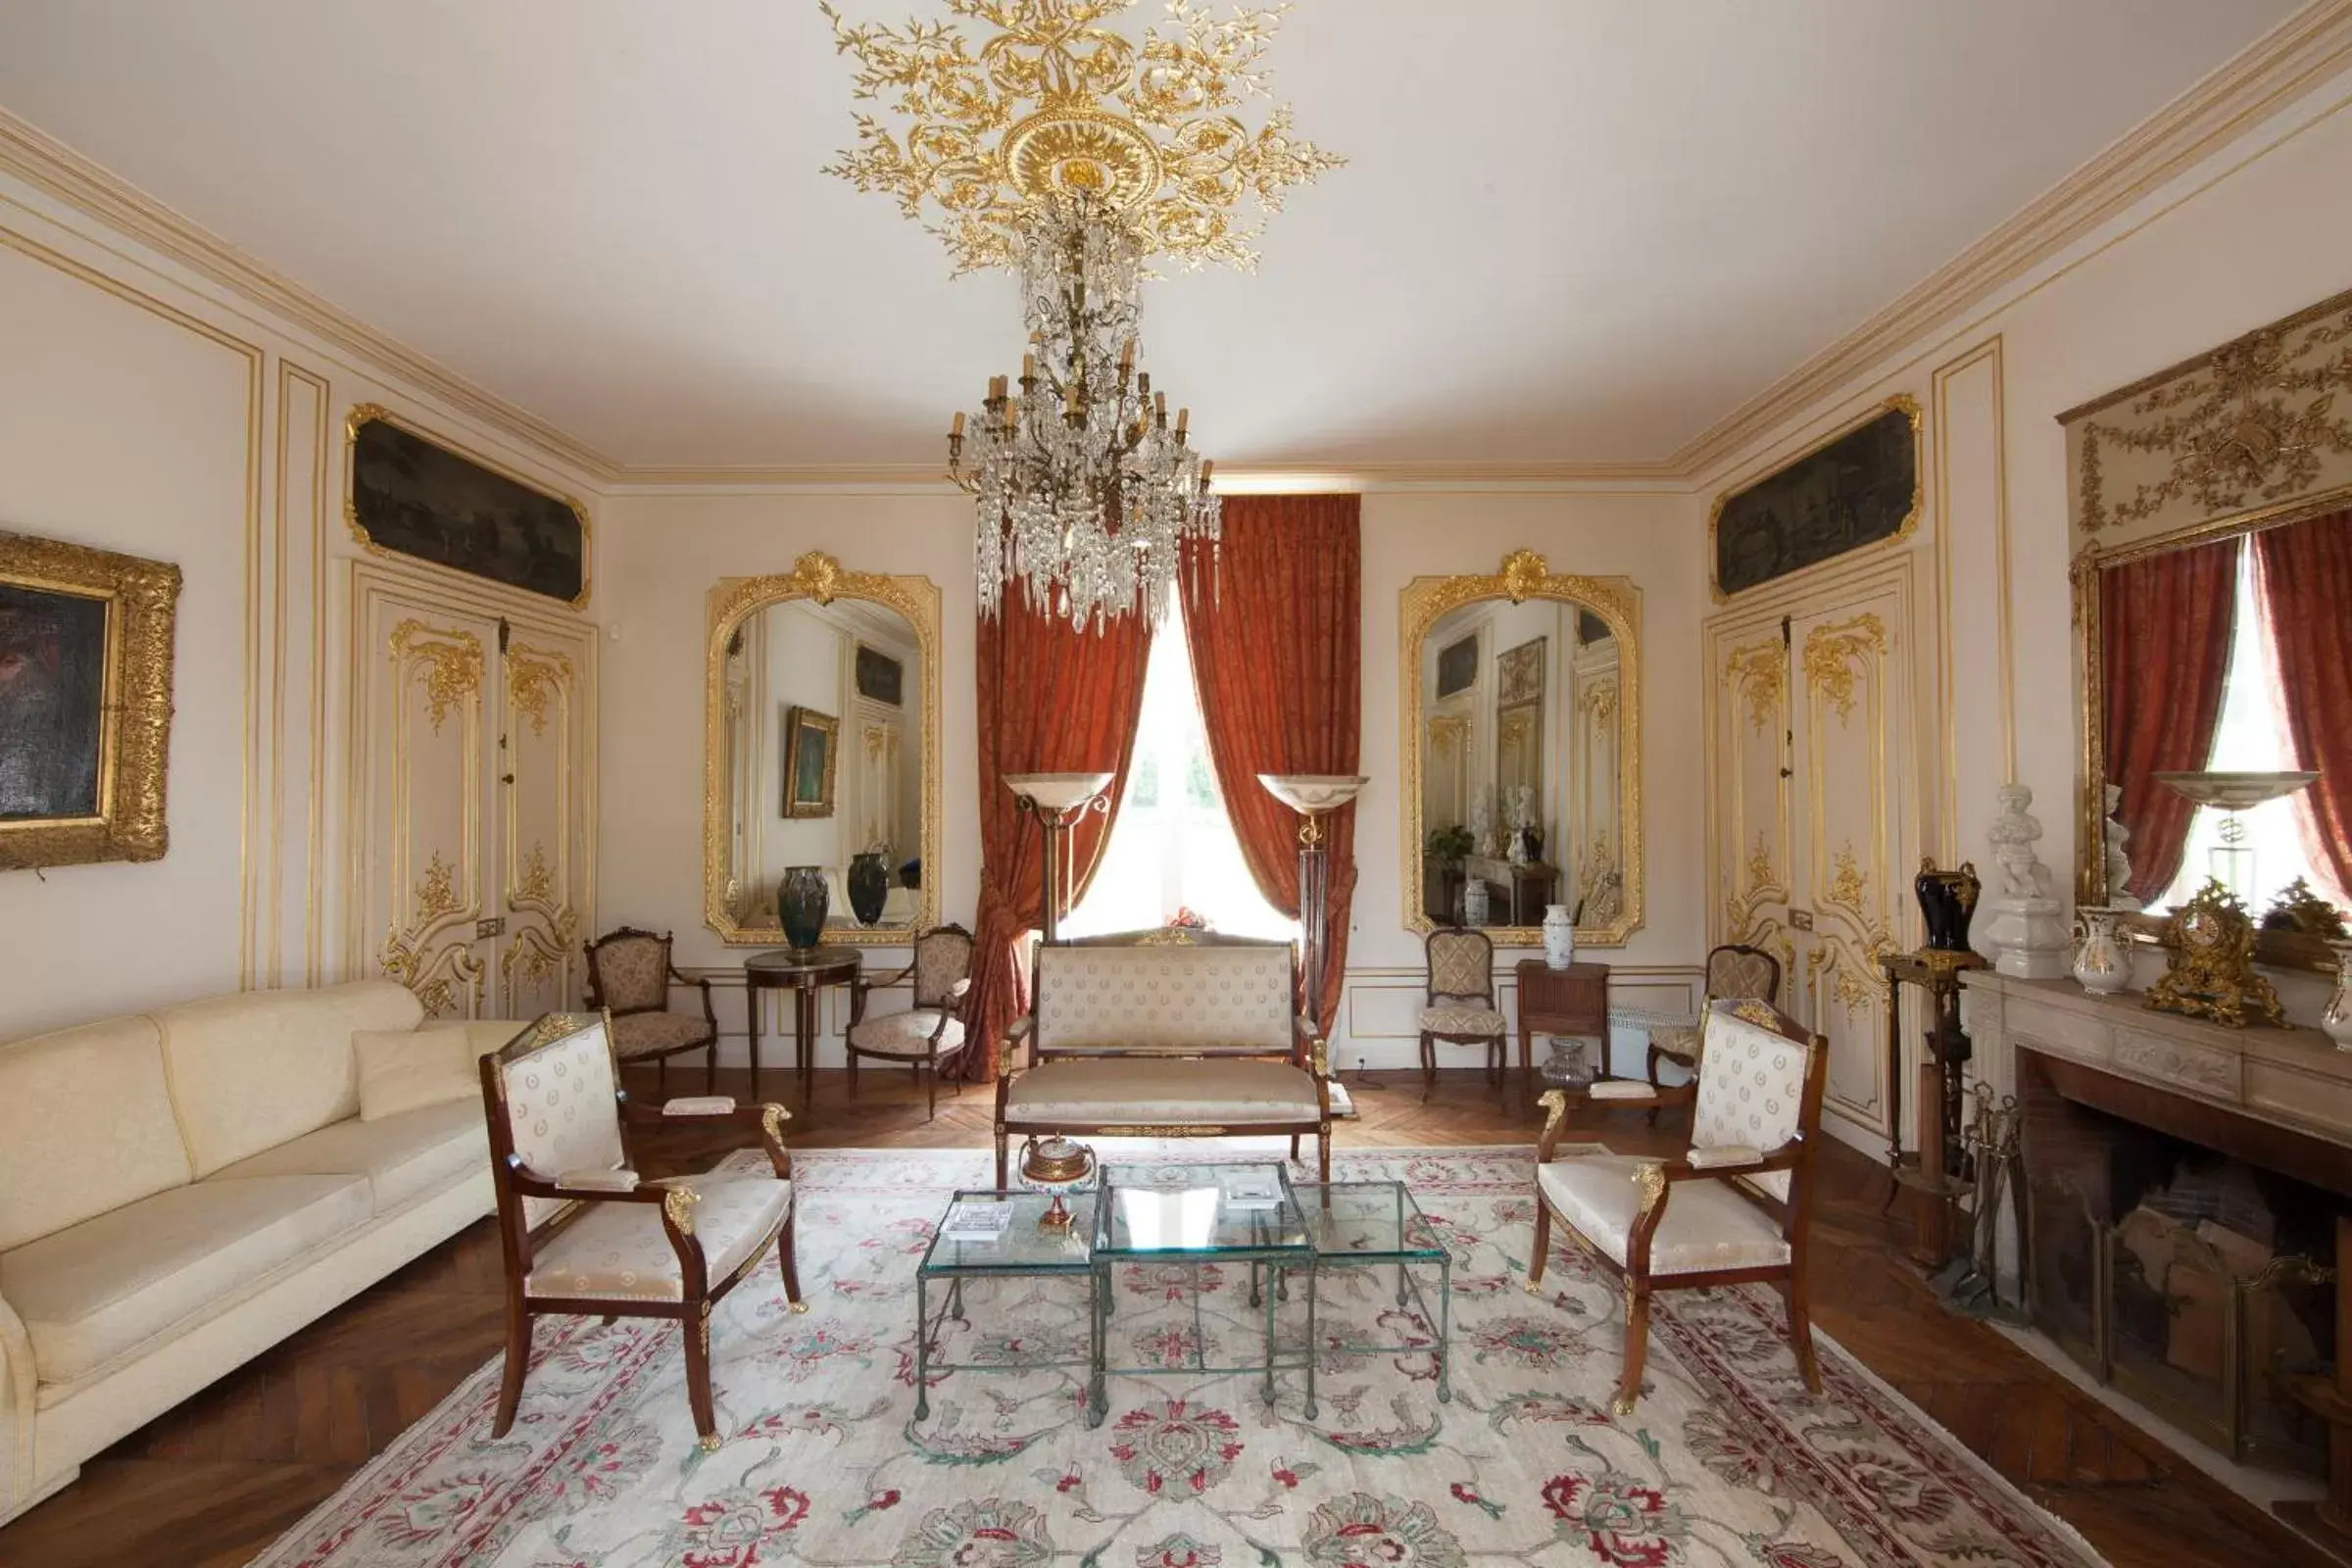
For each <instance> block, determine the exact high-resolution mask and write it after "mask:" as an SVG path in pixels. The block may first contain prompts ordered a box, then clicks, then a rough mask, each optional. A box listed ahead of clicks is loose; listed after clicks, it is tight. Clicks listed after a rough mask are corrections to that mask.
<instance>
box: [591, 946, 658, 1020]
mask: <svg viewBox="0 0 2352 1568" xmlns="http://www.w3.org/2000/svg"><path fill="white" fill-rule="evenodd" d="M669 941H670V939H669V933H668V932H666V931H665V932H662V933H661V934H660V935H656V934H655V933H654V932H651V931H639V930H637V929H635V928H634V927H631V926H625V925H624V926H622V927H621V928H620V929H619V930H617V931H613V932H611V933H609V934H607V935H605V936H601V937H598V938H597V939H596V940H595V941H594V942H591V943H589V944H588V1005H590V1006H592V1007H601V1008H603V1009H604V1010H605V1011H607V1012H611V1013H630V1012H659V1011H661V1010H662V1008H664V1007H666V1006H668V1005H669Z"/></svg>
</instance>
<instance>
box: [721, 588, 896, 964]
mask: <svg viewBox="0 0 2352 1568" xmlns="http://www.w3.org/2000/svg"><path fill="white" fill-rule="evenodd" d="M705 656H706V662H707V666H708V667H707V674H706V690H705V695H704V710H705V713H706V715H707V717H706V725H705V738H704V754H703V909H704V918H705V920H706V922H707V923H708V924H709V925H710V927H711V930H713V931H715V932H717V933H718V936H719V940H720V941H722V942H725V943H727V944H728V945H730V946H736V947H780V946H782V945H783V944H784V929H783V923H782V921H781V919H780V918H779V916H778V914H777V907H776V895H777V891H778V887H779V884H780V883H781V882H782V880H783V877H784V873H785V871H786V869H787V868H789V867H794V866H807V865H813V866H816V867H818V868H819V869H820V870H821V871H822V872H823V874H824V879H825V882H826V886H827V894H828V896H827V900H826V914H825V934H824V940H825V941H827V942H839V943H858V944H866V945H876V946H889V947H896V946H902V945H904V944H906V943H907V942H908V941H909V940H910V939H911V938H912V936H913V935H914V933H915V932H917V931H921V930H925V929H927V928H928V927H930V926H933V925H935V924H937V923H938V919H939V891H938V888H939V876H938V854H939V847H940V783H939V781H940V757H939V589H938V588H937V587H936V586H934V585H933V584H932V582H931V581H930V579H928V578H925V577H886V576H880V575H876V574H874V573H870V572H861V571H845V570H843V569H842V567H841V564H840V563H838V562H836V561H835V560H833V558H832V557H830V556H826V555H822V554H819V553H817V552H813V551H812V552H810V553H809V554H808V555H805V556H803V557H802V558H801V559H800V561H799V562H798V563H796V564H794V566H793V569H792V571H791V572H790V573H789V574H788V575H782V576H768V577H728V578H723V579H721V580H720V581H719V582H718V584H717V585H716V586H714V587H713V588H712V589H711V594H710V627H709V638H708V641H707V643H706V647H705Z"/></svg>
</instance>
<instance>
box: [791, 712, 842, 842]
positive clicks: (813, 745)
mask: <svg viewBox="0 0 2352 1568" xmlns="http://www.w3.org/2000/svg"><path fill="white" fill-rule="evenodd" d="M811 753H813V756H812V755H811ZM840 767H841V720H840V719H839V718H837V717H835V716H834V715H833V714H831V713H820V712H818V711H816V710H815V709H813V708H801V707H797V706H796V707H793V708H788V709H786V710H785V711H784V815H785V816H787V817H791V818H796V819H798V818H812V817H826V816H831V815H832V814H833V779H834V775H835V774H836V773H837V772H838V771H839V770H840Z"/></svg>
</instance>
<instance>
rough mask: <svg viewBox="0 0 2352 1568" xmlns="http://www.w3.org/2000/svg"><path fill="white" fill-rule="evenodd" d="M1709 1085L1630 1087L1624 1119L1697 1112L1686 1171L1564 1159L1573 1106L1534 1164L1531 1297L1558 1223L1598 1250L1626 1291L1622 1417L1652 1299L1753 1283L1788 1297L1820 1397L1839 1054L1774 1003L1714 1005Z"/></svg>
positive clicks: (1558, 1096) (1551, 1098)
mask: <svg viewBox="0 0 2352 1568" xmlns="http://www.w3.org/2000/svg"><path fill="white" fill-rule="evenodd" d="M1700 1027H1701V1030H1702V1032H1703V1033H1704V1035H1705V1050H1704V1051H1702V1052H1701V1053H1700V1054H1699V1058H1698V1077H1697V1079H1696V1080H1695V1081H1693V1082H1691V1083H1688V1084H1677V1085H1674V1086H1673V1087H1671V1088H1664V1089H1659V1088H1651V1087H1648V1086H1644V1085H1640V1084H1627V1085H1624V1086H1622V1088H1619V1086H1614V1085H1612V1086H1611V1087H1612V1088H1613V1089H1617V1090H1618V1092H1616V1093H1614V1094H1612V1095H1610V1096H1609V1097H1608V1103H1610V1104H1612V1105H1642V1104H1691V1105H1693V1106H1694V1107H1695V1108H1694V1109H1693V1111H1692V1115H1691V1145H1690V1149H1689V1151H1688V1152H1686V1153H1685V1154H1684V1155H1683V1156H1682V1157H1681V1158H1679V1159H1644V1158H1634V1157H1629V1156H1626V1155H1622V1154H1611V1153H1605V1152H1604V1153H1599V1154H1582V1155H1572V1156H1570V1157H1567V1158H1558V1159H1555V1158H1554V1157H1553V1155H1554V1152H1555V1151H1556V1150H1557V1148H1558V1146H1559V1140H1560V1130H1561V1125H1562V1123H1563V1122H1564V1121H1565V1119H1566V1116H1567V1109H1568V1103H1567V1097H1566V1096H1565V1095H1563V1094H1562V1093H1561V1092H1560V1091H1559V1090H1556V1089H1554V1090H1552V1091H1550V1092H1549V1093H1548V1094H1545V1095H1544V1097H1543V1098H1542V1100H1541V1101H1540V1102H1539V1103H1541V1104H1542V1105H1543V1106H1544V1111H1545V1119H1544V1136H1543V1141H1542V1142H1541V1143H1540V1144H1539V1145H1538V1146H1537V1151H1536V1242H1535V1250H1534V1253H1533V1255H1532V1256H1531V1257H1530V1258H1529V1260H1528V1268H1527V1288H1528V1289H1529V1290H1530V1291H1534V1290H1537V1289H1538V1288H1539V1287H1540V1286H1541V1284H1542V1283H1543V1279H1544V1264H1545V1262H1546V1261H1547V1260H1548V1258H1549V1254H1550V1250H1551V1221H1552V1218H1553V1216H1554V1215H1557V1216H1558V1217H1559V1219H1560V1221H1561V1222H1562V1223H1563V1224H1565V1225H1567V1226H1568V1227H1569V1228H1570V1229H1572V1230H1574V1231H1575V1232H1576V1233H1577V1234H1578V1235H1580V1236H1582V1237H1583V1238H1584V1239H1585V1240H1586V1241H1587V1242H1588V1243H1590V1244H1591V1246H1592V1248H1593V1250H1594V1251H1595V1252H1596V1253H1598V1254H1599V1255H1600V1257H1601V1259H1602V1260H1603V1261H1604V1262H1606V1263H1607V1264H1608V1265H1609V1267H1610V1268H1611V1269H1612V1270H1614V1271H1615V1272H1616V1273H1617V1274H1618V1275H1619V1276H1620V1277H1621V1278H1622V1279H1623V1281H1624V1284H1625V1364H1624V1368H1623V1370H1622V1372H1621V1373H1620V1375H1619V1378H1618V1382H1617V1397H1616V1410H1617V1413H1618V1414H1620V1415H1625V1414H1628V1413H1630V1412H1631V1411H1632V1410H1633V1407H1634V1401H1635V1400H1636V1399H1637V1398H1639V1397H1641V1393H1642V1364H1643V1361H1644V1359H1645V1357H1646V1356H1647V1353H1648V1349H1649V1299H1650V1296H1651V1294H1652V1293H1653V1292H1655V1291H1661V1290H1683V1289H1689V1288H1692V1287H1699V1286H1710V1285H1737V1284H1742V1283H1746V1282H1749V1281H1762V1282H1769V1283H1772V1284H1776V1285H1778V1286H1779V1287H1780V1288H1781V1292H1782V1294H1783V1296H1784V1297H1785V1298H1786V1299H1787V1300H1788V1304H1789V1343H1790V1346H1791V1348H1793V1349H1794V1351H1795V1352H1796V1366H1797V1371H1798V1373H1799V1375H1801V1376H1802V1377H1803V1379H1804V1383H1805V1387H1806V1388H1807V1389H1809V1390H1811V1391H1812V1392H1814V1393H1816V1394H1818V1393H1820V1392H1821V1367H1820V1364H1819V1362H1818V1361H1817V1360H1816V1359H1815V1356H1814V1352H1813V1329H1812V1319H1811V1315H1810V1312H1809V1309H1808V1306H1807V1300H1806V1274H1805V1255H1806V1254H1805V1239H1806V1238H1805V1233H1806V1228H1807V1226H1808V1224H1809V1223H1810V1221H1811V1218H1812V1208H1813V1155H1814V1149H1815V1147H1816V1145H1817V1143H1818V1141H1819V1136H1820V1131H1821V1095H1822V1083H1823V1078H1824V1075H1825V1064H1826V1063H1827V1061H1828V1059H1829V1043H1828V1042H1827V1041H1826V1040H1824V1039H1823V1038H1822V1037H1821V1036H1819V1035H1814V1034H1809V1033H1807V1032H1806V1031H1805V1029H1804V1028H1803V1027H1802V1026H1801V1025H1799V1024H1797V1023H1796V1022H1795V1021H1794V1020H1792V1019H1790V1018H1789V1017H1788V1016H1787V1015H1786V1014H1784V1013H1782V1012H1780V1011H1779V1010H1778V1009H1777V1008H1775V1007H1773V1006H1771V1005H1769V1004H1767V1003H1762V1002H1757V1001H1754V1000H1752V999H1750V1000H1744V1001H1738V1002H1729V1001H1727V1002H1711V1003H1709V1004H1708V1005H1707V1010H1706V1012H1705V1014H1704V1015H1703V1018H1702V1021H1701V1025H1700Z"/></svg>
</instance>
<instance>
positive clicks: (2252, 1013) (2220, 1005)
mask: <svg viewBox="0 0 2352 1568" xmlns="http://www.w3.org/2000/svg"><path fill="white" fill-rule="evenodd" d="M2164 946H2165V951H2166V952H2167V953H2168V954H2170V955H2171V957H2172V966H2171V967H2170V968H2168V969H2166V970H2165V972H2164V978H2162V979H2161V980H2158V981H2157V982H2156V984H2155V985H2154V986H2152V987H2151V988H2150V989H2149V991H2148V1003H2147V1005H2148V1007H2149V1009H2150V1010H2151V1011H2155V1012H2178V1013H2181V1014H2184V1015H2185V1016H2187V1017H2191V1018H2210V1019H2212V1020H2213V1021H2214V1022H2215V1023H2218V1024H2221V1025H2223V1026H2224V1027H2225V1028H2229V1029H2243V1028H2245V1027H2246V1026H2247V1025H2248V1024H2255V1023H2267V1024H2276V1025H2278V1026H2279V1027H2280V1028H2284V1027H2286V1014H2285V1012H2284V1011H2283V1010H2281V1008H2280V1007H2279V1005H2278V991H2277V990H2275V989H2274V988H2273V987H2272V985H2271V982H2270V981H2269V980H2268V979H2266V978H2264V977H2263V976H2262V975H2260V974H2258V973H2256V972H2255V969H2254V922H2253V920H2252V918H2251V917H2249V916H2248V915H2247V913H2246V907H2245V906H2244V905H2242V904H2240V903H2238V901H2237V895H2236V894H2234V893H2232V892H2230V891H2229V889H2228V888H2226V887H2224V886H2223V885H2222V883H2221V881H2220V880H2219V879H2218V878H2213V877H2208V878H2207V879H2206V882H2205V887H2204V889H2203V891H2201V892H2200V893H2198V894H2197V896H2196V897H2195V898H2193V899H2191V900H2189V901H2188V902H2187V903H2186V904H2184V905H2182V906H2180V909H2179V911H2178V912H2176V913H2175V914H2174V916H2173V918H2172V921H2171V922H2170V924H2168V925H2167V926H2166V928H2165V933H2164Z"/></svg>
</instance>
